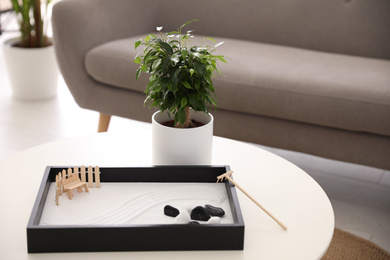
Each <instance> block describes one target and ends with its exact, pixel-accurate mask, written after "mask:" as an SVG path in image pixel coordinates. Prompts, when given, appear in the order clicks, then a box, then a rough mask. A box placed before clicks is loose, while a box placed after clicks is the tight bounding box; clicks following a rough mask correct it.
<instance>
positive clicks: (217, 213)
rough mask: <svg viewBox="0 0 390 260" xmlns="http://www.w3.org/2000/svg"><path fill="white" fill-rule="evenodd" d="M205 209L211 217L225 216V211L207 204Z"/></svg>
mask: <svg viewBox="0 0 390 260" xmlns="http://www.w3.org/2000/svg"><path fill="white" fill-rule="evenodd" d="M205 208H206V209H208V211H209V214H210V216H213V217H222V216H223V215H225V211H224V210H223V209H222V208H218V207H214V206H211V205H209V204H206V205H205Z"/></svg>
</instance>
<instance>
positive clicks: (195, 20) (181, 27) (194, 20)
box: [180, 19, 199, 31]
mask: <svg viewBox="0 0 390 260" xmlns="http://www.w3.org/2000/svg"><path fill="white" fill-rule="evenodd" d="M197 21H199V19H193V20H191V21H189V22H186V23H185V24H183V25H182V26H180V31H181V29H183V27H184V26H186V25H188V24H189V23H192V22H197Z"/></svg>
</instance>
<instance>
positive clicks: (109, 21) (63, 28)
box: [52, 0, 155, 107]
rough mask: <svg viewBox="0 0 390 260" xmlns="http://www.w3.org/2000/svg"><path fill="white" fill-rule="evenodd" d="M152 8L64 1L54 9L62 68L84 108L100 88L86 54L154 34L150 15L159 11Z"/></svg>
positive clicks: (123, 0) (100, 0) (125, 1)
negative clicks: (122, 40)
mask: <svg viewBox="0 0 390 260" xmlns="http://www.w3.org/2000/svg"><path fill="white" fill-rule="evenodd" d="M129 2H132V3H131V4H129ZM149 5H150V3H148V1H137V0H116V1H107V0H83V1H80V0H63V1H60V2H58V3H56V4H55V5H54V7H53V15H52V24H53V40H54V46H55V51H56V56H57V60H58V64H59V67H60V69H61V73H62V75H63V77H64V79H65V81H66V83H67V85H68V87H69V89H70V91H71V92H72V94H73V96H74V98H75V100H76V102H77V103H78V104H79V105H80V106H81V107H86V105H85V104H86V103H88V102H87V99H88V96H89V95H90V94H91V90H92V89H93V88H94V87H95V86H96V85H97V83H96V82H95V81H94V80H93V79H92V78H90V77H89V76H88V74H87V72H86V70H85V66H84V57H85V54H86V53H87V52H88V51H89V50H91V49H92V48H94V47H95V46H98V45H100V44H102V43H105V42H108V41H111V40H116V39H120V38H125V37H131V36H135V35H139V34H144V33H146V32H150V31H153V30H154V26H155V21H154V20H153V19H151V17H154V16H153V15H150V14H151V13H153V8H155V7H153V6H149ZM146 10H147V12H148V13H149V15H148V16H147V17H146V16H145V15H144V14H145V12H146ZM129 48H131V46H129Z"/></svg>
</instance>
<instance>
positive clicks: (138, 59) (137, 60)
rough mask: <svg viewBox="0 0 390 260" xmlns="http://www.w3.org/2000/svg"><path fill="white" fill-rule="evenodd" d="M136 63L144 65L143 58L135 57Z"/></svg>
mask: <svg viewBox="0 0 390 260" xmlns="http://www.w3.org/2000/svg"><path fill="white" fill-rule="evenodd" d="M134 63H137V64H142V60H141V57H139V56H137V57H135V59H134Z"/></svg>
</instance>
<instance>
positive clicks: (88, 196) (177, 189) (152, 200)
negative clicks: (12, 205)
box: [40, 167, 233, 226]
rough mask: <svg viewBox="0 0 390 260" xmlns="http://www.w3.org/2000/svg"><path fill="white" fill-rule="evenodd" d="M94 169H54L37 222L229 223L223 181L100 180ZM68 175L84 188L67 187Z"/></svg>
mask: <svg viewBox="0 0 390 260" xmlns="http://www.w3.org/2000/svg"><path fill="white" fill-rule="evenodd" d="M79 174H80V175H81V178H80V177H79ZM87 174H88V176H89V178H88V179H89V180H92V179H93V178H92V176H93V175H94V176H95V183H92V182H85V177H83V175H87ZM99 174H100V172H99V168H98V167H97V171H96V170H95V172H94V173H92V167H89V170H85V169H84V170H83V168H81V169H80V172H79V171H78V168H77V167H76V169H75V170H73V171H72V170H69V169H68V171H67V172H65V170H64V174H62V173H61V172H60V173H59V174H58V175H57V176H58V177H57V178H56V182H53V183H52V184H51V187H50V190H49V194H48V196H47V199H46V202H45V208H44V210H43V213H42V217H41V221H40V225H84V226H85V225H131V224H137V225H142V224H148V225H150V224H219V223H224V224H231V223H233V216H232V213H231V208H230V203H229V198H228V196H227V191H226V186H225V184H224V183H180V185H178V184H177V183H157V182H148V183H142V182H137V183H109V182H104V183H100V182H96V180H98V179H99V178H96V176H99ZM183 174H185V173H183ZM81 179H84V181H81ZM68 180H73V182H74V180H76V183H79V184H78V185H79V186H80V187H81V186H83V185H85V187H86V186H88V187H89V189H88V188H87V189H85V190H82V189H80V188H78V187H75V188H74V190H77V191H78V192H75V191H71V190H69V189H67V188H66V187H67V186H66V185H67V183H68V182H69V181H68ZM73 186H75V185H73ZM76 186H77V185H76ZM83 187H84V186H83ZM57 191H58V195H57ZM87 191H88V192H87ZM60 194H62V195H60ZM66 194H67V195H66ZM69 194H71V195H69Z"/></svg>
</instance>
